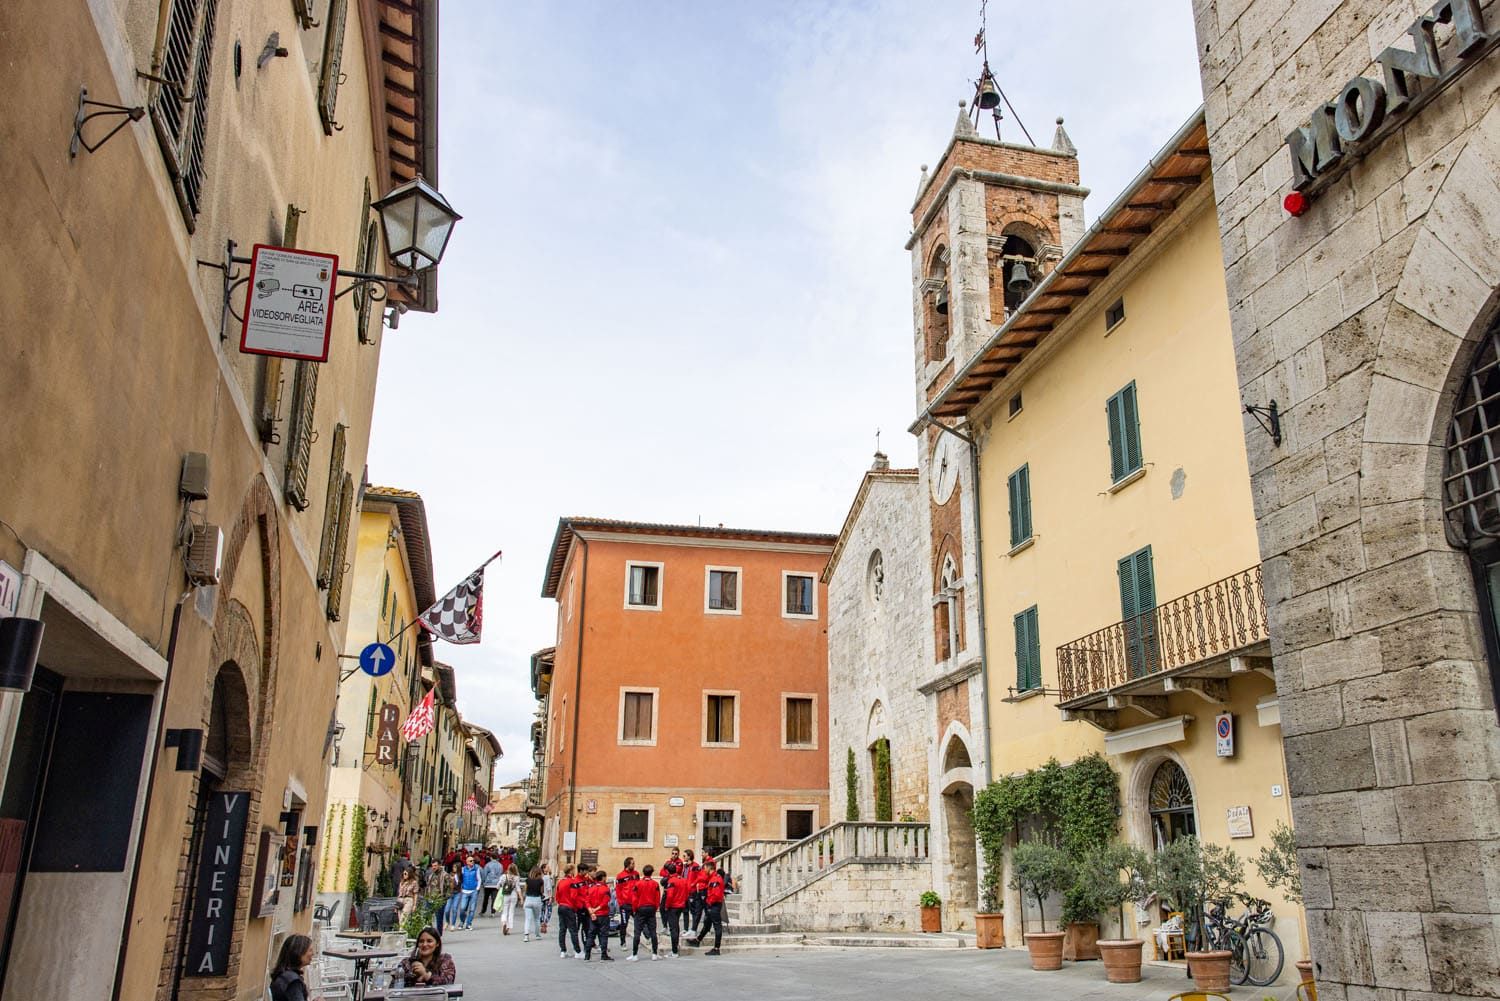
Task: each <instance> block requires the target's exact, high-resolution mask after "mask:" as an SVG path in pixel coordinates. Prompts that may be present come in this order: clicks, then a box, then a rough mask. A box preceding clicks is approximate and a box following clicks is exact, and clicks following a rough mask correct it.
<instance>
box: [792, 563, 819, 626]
mask: <svg viewBox="0 0 1500 1001" xmlns="http://www.w3.org/2000/svg"><path fill="white" fill-rule="evenodd" d="M814 586H816V585H815V582H814V580H813V576H812V574H800V573H789V574H787V575H786V609H785V610H786V614H787V615H806V616H811V615H813V614H815V613H814V611H813V587H814Z"/></svg>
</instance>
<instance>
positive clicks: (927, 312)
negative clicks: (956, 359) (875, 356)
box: [921, 246, 953, 362]
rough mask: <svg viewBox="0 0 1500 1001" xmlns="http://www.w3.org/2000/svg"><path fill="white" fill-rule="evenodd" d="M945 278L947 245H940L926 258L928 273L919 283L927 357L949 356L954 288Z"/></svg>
mask: <svg viewBox="0 0 1500 1001" xmlns="http://www.w3.org/2000/svg"><path fill="white" fill-rule="evenodd" d="M949 284H950V283H949V281H948V248H947V247H943V246H939V247H938V248H937V250H935V251H933V254H932V258H931V259H930V260H929V261H928V262H927V276H926V278H925V279H924V280H923V282H922V285H921V291H922V303H923V305H922V326H923V333H924V334H925V337H924V341H925V347H926V354H927V361H930V362H931V361H942V360H943V359H944V358H946V357H948V333H949V325H948V309H949V302H948V299H949V296H950V295H951V294H952V292H953V290H952V289H951V288H950V287H949Z"/></svg>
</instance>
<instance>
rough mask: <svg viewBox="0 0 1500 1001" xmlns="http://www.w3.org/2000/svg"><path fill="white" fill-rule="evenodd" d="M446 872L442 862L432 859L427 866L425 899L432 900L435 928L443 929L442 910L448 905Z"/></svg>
mask: <svg viewBox="0 0 1500 1001" xmlns="http://www.w3.org/2000/svg"><path fill="white" fill-rule="evenodd" d="M448 896H449V887H448V873H447V871H446V870H445V869H444V868H443V864H442V863H441V862H439V861H438V860H437V859H433V860H432V863H431V865H429V866H428V867H427V899H428V900H430V901H431V902H432V919H433V921H435V922H436V923H437V930H438V931H439V932H441V931H442V930H443V912H444V911H446V910H447V907H448Z"/></svg>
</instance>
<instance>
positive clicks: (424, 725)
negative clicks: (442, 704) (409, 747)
mask: <svg viewBox="0 0 1500 1001" xmlns="http://www.w3.org/2000/svg"><path fill="white" fill-rule="evenodd" d="M436 694H437V686H433V687H432V688H429V689H427V695H426V696H425V697H423V699H422V701H421V702H418V703H417V707H416V708H415V709H413V710H412V711H411V715H409V716H407V717H406V721H405V722H404V723H402V724H401V736H403V737H405V738H406V742H407V743H408V744H410V743H411V742H412V741H414V740H421V739H422V738H423V737H424V736H426V735H427V734H429V733H431V732H432V728H433V726H434V725H435V724H436V723H437V710H436V708H434V706H433V704H432V697H433V696H434V695H436Z"/></svg>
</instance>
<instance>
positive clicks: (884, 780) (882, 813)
mask: <svg viewBox="0 0 1500 1001" xmlns="http://www.w3.org/2000/svg"><path fill="white" fill-rule="evenodd" d="M892 816H893V812H892V810H891V742H890V741H889V740H887V739H886V738H885V737H881V738H880V739H879V740H877V741H876V742H875V819H876V820H878V821H889V820H890V819H891V817H892Z"/></svg>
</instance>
